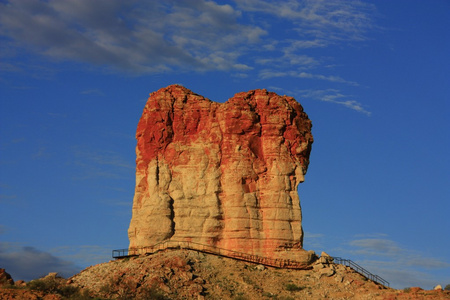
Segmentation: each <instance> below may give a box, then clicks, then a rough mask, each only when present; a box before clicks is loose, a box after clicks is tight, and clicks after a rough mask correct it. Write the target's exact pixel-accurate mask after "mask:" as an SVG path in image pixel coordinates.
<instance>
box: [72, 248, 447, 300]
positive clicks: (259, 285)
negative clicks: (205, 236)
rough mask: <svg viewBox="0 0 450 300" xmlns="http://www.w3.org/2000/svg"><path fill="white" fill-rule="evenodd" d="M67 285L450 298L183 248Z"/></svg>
mask: <svg viewBox="0 0 450 300" xmlns="http://www.w3.org/2000/svg"><path fill="white" fill-rule="evenodd" d="M323 257H324V258H325V257H326V256H323ZM70 282H71V284H74V285H77V286H79V287H81V288H83V289H89V290H90V291H91V292H92V293H93V294H95V295H100V296H102V297H107V298H110V297H113V298H114V297H122V298H127V297H130V298H139V297H141V298H142V299H150V297H151V296H153V297H154V298H155V297H156V298H157V297H160V299H242V300H243V299H249V300H250V299H255V300H256V299H285V300H287V299H425V298H426V299H450V292H448V291H446V292H444V291H423V290H421V289H419V288H412V289H409V290H404V291H403V290H394V289H390V288H386V287H384V286H382V285H379V284H377V283H374V282H372V281H369V280H367V279H366V278H365V277H364V276H362V275H360V274H358V273H356V272H355V271H354V270H353V269H351V268H349V267H346V266H343V265H338V264H334V263H331V262H330V261H329V260H328V259H319V260H318V261H317V262H316V263H315V264H314V265H313V266H312V269H310V270H289V269H277V268H272V267H265V266H263V265H257V264H252V263H247V262H243V261H239V260H235V259H231V258H227V257H220V256H216V255H211V254H204V253H201V252H197V251H192V250H181V249H180V250H165V251H161V252H158V253H156V254H153V255H150V256H141V257H130V258H124V259H119V260H115V261H111V262H108V263H104V264H99V265H96V266H93V267H90V268H88V269H86V270H84V271H82V272H81V273H79V274H78V275H76V276H74V277H72V278H71V280H70Z"/></svg>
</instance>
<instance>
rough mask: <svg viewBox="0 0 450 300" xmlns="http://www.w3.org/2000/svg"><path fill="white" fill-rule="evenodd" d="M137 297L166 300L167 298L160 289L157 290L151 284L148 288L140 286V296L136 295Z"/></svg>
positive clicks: (144, 299) (145, 299)
mask: <svg viewBox="0 0 450 300" xmlns="http://www.w3.org/2000/svg"><path fill="white" fill-rule="evenodd" d="M137 299H142V300H147V299H148V300H150V299H152V300H167V299H169V298H167V297H166V296H164V294H163V293H162V292H161V291H159V290H158V289H157V288H156V287H155V286H152V287H150V288H142V289H141V291H140V296H139V297H137Z"/></svg>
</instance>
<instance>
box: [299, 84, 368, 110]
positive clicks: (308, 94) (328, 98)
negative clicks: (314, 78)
mask: <svg viewBox="0 0 450 300" xmlns="http://www.w3.org/2000/svg"><path fill="white" fill-rule="evenodd" d="M299 93H300V95H301V97H304V98H310V99H315V100H319V101H324V102H330V103H335V104H339V105H342V106H345V107H347V108H349V109H352V110H355V111H357V112H360V113H363V114H366V115H368V116H370V115H371V114H372V113H371V112H370V111H368V110H367V109H365V108H364V107H363V105H362V104H361V103H360V102H358V101H356V100H352V99H351V98H352V97H351V96H348V95H344V94H342V93H341V92H340V91H339V90H336V89H326V90H301V91H299ZM345 99H346V100H345Z"/></svg>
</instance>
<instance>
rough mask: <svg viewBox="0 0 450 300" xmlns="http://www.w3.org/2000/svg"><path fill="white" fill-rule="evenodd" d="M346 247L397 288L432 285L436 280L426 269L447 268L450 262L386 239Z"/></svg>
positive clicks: (360, 242)
mask: <svg viewBox="0 0 450 300" xmlns="http://www.w3.org/2000/svg"><path fill="white" fill-rule="evenodd" d="M348 246H350V248H347V251H348V255H350V256H351V257H359V258H360V259H358V263H360V264H361V265H363V266H364V267H366V268H367V269H369V270H370V271H371V272H372V273H377V274H378V275H381V276H382V277H383V278H385V279H387V280H388V281H391V283H393V284H394V285H395V287H397V288H402V287H408V286H421V287H423V288H432V287H433V286H434V285H436V284H438V283H439V282H437V280H436V279H435V278H433V276H431V275H430V274H429V273H427V270H445V269H448V268H450V262H446V261H443V260H441V259H439V258H437V257H429V256H427V255H426V254H425V253H421V252H418V251H413V250H410V249H408V248H407V247H404V246H402V245H400V244H399V243H397V242H395V241H393V240H390V239H388V238H365V239H357V240H352V241H350V242H349V243H348ZM441 284H443V283H441Z"/></svg>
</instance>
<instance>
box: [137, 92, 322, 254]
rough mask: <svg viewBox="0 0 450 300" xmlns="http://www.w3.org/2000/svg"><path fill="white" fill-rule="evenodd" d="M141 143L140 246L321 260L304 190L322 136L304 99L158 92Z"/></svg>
mask: <svg viewBox="0 0 450 300" xmlns="http://www.w3.org/2000/svg"><path fill="white" fill-rule="evenodd" d="M136 138H137V147H136V155H137V158H136V188H135V196H134V200H133V216H132V219H131V223H130V227H129V230H128V236H129V239H130V246H129V247H130V249H137V248H140V247H145V246H151V245H154V244H156V243H159V242H162V241H167V240H170V241H183V242H191V245H198V246H199V245H200V244H201V245H208V246H214V247H218V248H222V249H226V250H233V251H238V252H243V253H247V254H252V255H259V256H264V257H270V258H284V259H294V260H297V261H299V260H300V261H302V260H309V259H311V253H307V252H306V251H304V250H303V249H302V242H303V231H302V226H301V209H300V202H299V196H298V193H297V186H298V184H299V183H300V182H303V180H304V174H305V173H306V170H307V167H308V163H309V153H310V150H311V144H312V142H313V138H312V135H311V121H310V120H309V119H308V116H307V115H306V113H304V112H303V108H302V107H301V105H300V104H299V103H298V102H297V101H296V100H295V99H294V98H292V97H287V96H279V95H277V94H275V93H272V92H268V91H266V90H253V91H249V92H243V93H238V94H236V95H235V96H234V97H233V98H231V99H229V100H228V101H227V102H225V103H216V102H212V101H210V100H208V99H206V98H204V97H202V96H200V95H197V94H195V93H193V92H192V91H190V90H188V89H186V88H184V87H182V86H179V85H172V86H169V87H166V88H163V89H160V90H158V91H157V92H154V93H152V94H151V95H150V98H149V99H148V101H147V104H146V106H145V108H144V112H143V114H142V117H141V119H140V121H139V124H138V127H137V132H136ZM197 243H198V244H197ZM199 247H200V246H199Z"/></svg>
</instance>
